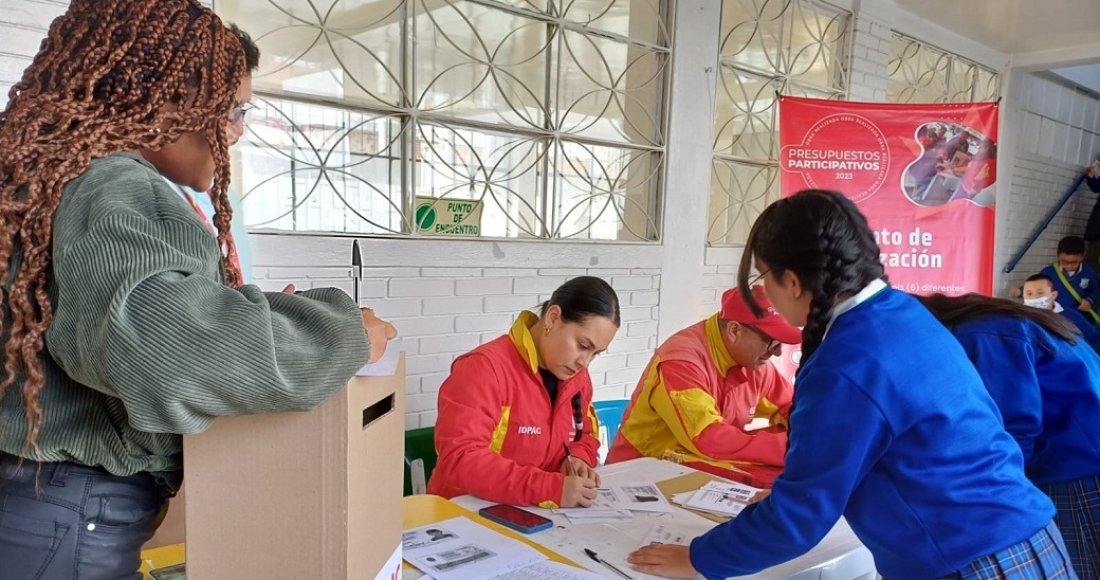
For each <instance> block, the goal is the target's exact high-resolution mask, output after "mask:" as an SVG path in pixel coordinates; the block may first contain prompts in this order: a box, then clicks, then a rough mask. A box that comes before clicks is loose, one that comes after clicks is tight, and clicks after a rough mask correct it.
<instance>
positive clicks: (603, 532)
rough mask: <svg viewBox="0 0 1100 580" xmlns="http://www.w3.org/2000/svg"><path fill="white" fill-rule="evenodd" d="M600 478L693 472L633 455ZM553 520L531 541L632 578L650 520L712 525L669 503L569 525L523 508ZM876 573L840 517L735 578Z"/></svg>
mask: <svg viewBox="0 0 1100 580" xmlns="http://www.w3.org/2000/svg"><path fill="white" fill-rule="evenodd" d="M598 471H599V472H600V476H601V477H602V478H603V479H604V481H605V482H616V481H620V482H627V481H654V482H657V481H662V480H665V479H670V478H673V477H676V476H679V475H683V474H685V473H690V472H691V471H693V470H692V469H691V468H690V467H684V466H682V465H679V464H676V463H672V462H669V461H661V460H659V459H653V458H641V459H633V460H631V461H625V462H623V463H616V464H613V465H605V466H603V467H600V468H599V470H598ZM451 501H453V502H455V503H457V504H458V505H460V506H462V507H464V508H466V509H469V510H472V511H475V512H476V511H477V510H479V509H481V508H483V507H486V506H489V505H492V504H493V503H494V502H489V501H485V500H483V499H480V498H476V497H474V496H471V495H464V496H459V497H456V498H454V499H452V500H451ZM525 509H529V510H531V511H534V512H537V513H539V514H540V515H544V516H546V517H548V518H550V519H552V520H554V527H553V528H551V529H549V530H545V531H541V532H537V533H535V534H531V535H530V536H528V538H530V539H531V540H532V541H533V542H536V543H538V544H540V545H542V546H545V547H547V548H549V549H551V550H553V551H555V552H557V553H559V554H561V555H562V556H565V557H567V558H569V559H571V560H573V561H574V562H576V563H578V564H580V565H581V566H584V567H585V568H587V569H589V570H591V571H592V572H595V573H596V574H601V575H603V576H605V577H607V578H617V579H618V580H622V578H621V577H619V576H617V575H615V573H614V572H612V571H611V570H609V569H608V568H607V567H605V566H604V565H603V564H599V563H597V562H594V561H592V560H591V559H590V558H589V557H588V556H586V555H585V553H584V549H585V548H590V549H592V550H595V551H596V552H597V553H599V554H600V556H601V557H602V558H604V559H606V560H608V561H609V562H611V563H612V564H614V565H615V566H616V567H618V568H619V569H620V570H623V571H624V572H627V573H628V574H635V578H641V579H650V578H656V577H655V576H647V575H644V574H639V573H637V572H635V571H634V570H633V569H632V568H630V566H629V565H627V563H626V556H627V555H628V554H629V553H630V552H633V551H634V550H635V549H637V548H638V547H639V546H640V545H641V543H642V540H644V539H645V537H646V535H647V534H649V531H650V530H651V529H652V528H653V526H654V524H657V523H664V524H666V525H671V526H675V527H676V528H677V529H682V530H685V531H690V532H692V533H693V535H695V536H698V535H702V534H703V533H705V532H706V531H707V530H709V529H711V528H713V527H714V526H715V525H716V524H715V523H714V522H713V521H711V520H708V519H706V518H704V517H701V516H699V515H697V514H694V513H692V512H690V511H687V510H685V509H682V508H680V507H674V509H675V513H673V514H658V513H642V512H635V513H634V519H632V520H628V521H625V522H616V523H614V524H611V523H589V524H573V523H571V522H570V521H569V519H568V518H566V517H565V516H561V515H554V514H552V513H551V512H550V511H549V510H542V509H538V508H525ZM875 576H876V573H875V566H874V561H873V560H872V558H871V553H870V552H869V551H868V550H867V548H865V547H864V546H863V544H861V543H860V541H859V539H858V538H856V536H855V534H854V533H853V532H852V529H851V528H849V527H848V523H847V522H845V521H844V520H843V519H841V520H840V521H839V522H838V523H837V524H836V526H834V527H833V529H832V530H830V531H829V534H828V535H826V536H825V538H824V539H823V540H822V541H821V543H819V544H818V545H817V546H816V547H814V549H812V550H810V551H809V552H807V553H806V554H803V555H802V556H800V557H798V558H795V559H794V560H791V561H789V562H786V563H784V564H780V565H778V566H774V567H772V568H768V569H767V570H764V571H762V572H760V573H757V574H753V575H751V576H740V577H739V578H744V579H752V580H763V579H770V580H771V579H779V578H787V579H795V580H854V579H857V578H858V579H860V580H867V579H870V580H873V579H874V578H875Z"/></svg>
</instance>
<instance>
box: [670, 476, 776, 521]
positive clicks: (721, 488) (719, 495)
mask: <svg viewBox="0 0 1100 580" xmlns="http://www.w3.org/2000/svg"><path fill="white" fill-rule="evenodd" d="M761 491H762V490H760V489H759V488H755V487H751V486H748V485H744V484H741V483H720V482H717V481H712V482H710V483H708V484H706V485H704V486H703V487H701V488H699V491H697V492H695V495H693V496H692V497H691V499H689V500H688V501H687V502H685V503H684V504H683V506H684V507H686V508H691V509H696V510H702V511H708V512H712V513H718V514H724V515H729V516H736V515H737V514H740V513H741V510H743V509H745V506H747V505H749V503H750V502H751V501H752V499H753V498H754V497H755V496H756V494H758V493H760V492H761Z"/></svg>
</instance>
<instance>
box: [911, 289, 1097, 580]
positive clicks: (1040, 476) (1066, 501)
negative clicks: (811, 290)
mask: <svg viewBox="0 0 1100 580" xmlns="http://www.w3.org/2000/svg"><path fill="white" fill-rule="evenodd" d="M919 300H920V301H921V302H923V303H924V305H925V306H926V307H928V309H929V310H930V311H931V312H932V314H934V315H935V316H936V318H939V319H940V321H941V322H943V324H944V325H945V326H947V327H948V328H949V329H950V330H951V332H952V333H954V335H955V338H957V339H958V340H959V342H960V343H961V344H962V346H963V349H964V350H965V351H966V354H967V355H968V356H969V357H970V360H971V362H973V363H974V366H975V367H976V368H977V369H978V374H980V375H981V376H982V380H983V381H985V387H986V389H988V390H989V394H990V395H992V396H993V401H994V402H996V403H997V407H998V408H999V409H1000V410H1001V415H1002V416H1003V417H1004V423H1005V428H1006V429H1007V430H1008V432H1009V434H1011V435H1012V437H1014V438H1015V439H1016V442H1017V443H1019V444H1020V449H1021V450H1023V453H1024V467H1025V469H1026V472H1027V476H1028V477H1029V478H1031V481H1033V482H1035V484H1036V485H1038V486H1039V489H1042V490H1043V491H1044V492H1046V494H1047V495H1049V496H1050V498H1051V499H1053V500H1054V506H1055V507H1056V508H1057V509H1058V515H1057V516H1056V517H1055V521H1056V522H1057V524H1058V528H1059V529H1060V530H1061V532H1062V535H1063V536H1064V538H1065V543H1066V548H1068V550H1069V554H1070V557H1071V558H1072V560H1073V567H1074V568H1075V569H1076V571H1077V573H1078V574H1079V575H1080V576H1081V577H1082V578H1100V357H1098V356H1096V353H1095V352H1093V351H1092V349H1091V348H1089V346H1088V345H1086V344H1085V343H1084V341H1081V340H1078V339H1079V338H1080V337H1079V336H1077V332H1076V329H1074V328H1073V326H1072V325H1070V324H1067V321H1066V320H1065V319H1063V318H1061V317H1060V316H1058V315H1056V314H1053V313H1050V312H1045V311H1041V310H1037V309H1033V308H1027V307H1026V306H1021V305H1019V304H1017V303H1015V302H1010V301H1008V300H999V299H996V298H987V297H985V296H979V295H977V294H967V295H966V296H959V297H948V296H944V295H942V294H935V295H932V296H926V297H921V298H919Z"/></svg>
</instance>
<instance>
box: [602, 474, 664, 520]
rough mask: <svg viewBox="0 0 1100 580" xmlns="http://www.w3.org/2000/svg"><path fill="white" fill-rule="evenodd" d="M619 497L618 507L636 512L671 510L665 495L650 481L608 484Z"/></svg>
mask: <svg viewBox="0 0 1100 580" xmlns="http://www.w3.org/2000/svg"><path fill="white" fill-rule="evenodd" d="M608 487H609V488H611V489H613V490H615V493H616V494H617V495H618V497H619V502H620V503H619V507H621V508H625V509H628V510H633V511H638V512H658V513H667V514H670V513H672V512H673V510H672V506H671V505H669V503H668V500H666V499H665V495H664V494H663V493H661V490H660V489H657V484H656V483H653V482H652V481H633V482H626V483H616V484H615V485H612V486H608Z"/></svg>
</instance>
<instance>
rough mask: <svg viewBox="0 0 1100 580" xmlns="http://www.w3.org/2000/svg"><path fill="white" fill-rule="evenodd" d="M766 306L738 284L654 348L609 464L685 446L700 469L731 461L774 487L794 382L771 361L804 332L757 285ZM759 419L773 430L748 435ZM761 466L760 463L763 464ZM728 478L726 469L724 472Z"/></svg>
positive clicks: (784, 444)
mask: <svg viewBox="0 0 1100 580" xmlns="http://www.w3.org/2000/svg"><path fill="white" fill-rule="evenodd" d="M754 294H755V295H756V297H757V298H756V299H757V301H758V302H759V303H761V304H763V305H765V306H764V308H765V309H766V310H765V314H764V316H762V317H759V318H758V317H757V316H756V315H755V314H753V312H752V310H750V309H749V306H748V305H747V304H745V301H744V299H743V298H742V297H741V292H740V291H739V290H738V289H737V288H732V289H730V290H727V291H726V293H725V294H723V295H722V308H721V310H719V311H718V312H716V313H715V314H714V315H713V316H711V317H710V318H707V319H706V320H703V321H700V322H697V323H695V324H693V325H691V326H689V327H687V328H685V329H683V330H681V331H679V332H677V333H676V334H674V335H672V336H671V337H669V339H668V340H666V341H665V342H664V343H663V344H661V346H660V347H658V348H657V352H656V353H654V355H653V358H652V359H650V361H649V365H648V366H647V367H646V369H645V370H644V371H643V372H642V377H641V379H640V380H639V381H638V387H637V388H636V389H635V391H634V396H633V397H631V400H630V406H628V407H627V410H626V414H625V415H624V417H623V422H622V426H621V427H620V428H619V434H618V436H616V437H615V442H614V443H613V444H612V445H611V451H610V452H609V453H608V455H607V462H608V463H615V462H617V461H626V460H628V459H634V458H637V457H663V456H664V455H665V453H666V452H669V451H677V452H679V451H686V452H687V453H689V454H690V455H692V456H694V457H695V458H697V459H698V460H699V462H700V463H702V464H703V465H697V466H696V467H700V468H702V469H706V470H708V471H714V469H708V467H716V468H719V469H722V468H725V469H729V467H730V466H733V467H736V468H738V469H741V470H742V471H747V472H748V473H749V474H750V475H752V476H753V479H754V481H752V482H750V483H754V484H757V485H764V486H770V484H771V480H773V479H774V478H775V476H777V475H778V474H779V472H780V471H782V468H783V455H784V453H785V452H786V449H787V430H786V423H787V422H786V413H785V411H786V409H787V408H788V407H789V406H790V402H791V398H792V396H793V393H792V390H791V385H790V383H788V382H787V380H786V379H784V378H783V377H782V376H781V375H780V374H779V372H778V371H777V370H776V369H775V367H774V366H772V364H771V362H770V359H771V357H773V356H775V355H777V354H779V348H780V345H781V344H797V343H798V342H799V341H801V340H802V333H801V331H799V330H798V329H797V328H795V327H793V326H791V325H790V324H787V322H786V321H785V320H783V317H782V316H780V315H779V314H778V313H777V312H776V311H775V309H773V308H771V305H770V304H768V302H767V299H766V298H765V297H764V294H763V290H762V289H761V288H760V287H756V289H755V292H754ZM754 418H766V419H768V420H769V423H770V424H771V425H772V427H771V428H768V429H763V430H759V431H753V432H747V431H745V427H746V426H747V425H748V424H749V422H750V421H752V420H753V419H754ZM760 467H762V468H760ZM723 475H725V474H723Z"/></svg>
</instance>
